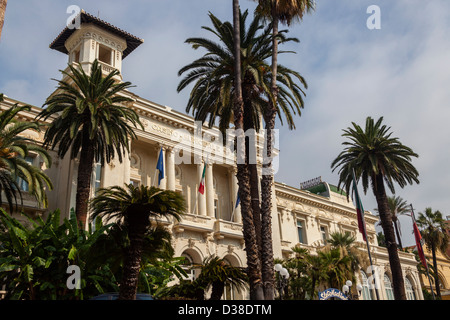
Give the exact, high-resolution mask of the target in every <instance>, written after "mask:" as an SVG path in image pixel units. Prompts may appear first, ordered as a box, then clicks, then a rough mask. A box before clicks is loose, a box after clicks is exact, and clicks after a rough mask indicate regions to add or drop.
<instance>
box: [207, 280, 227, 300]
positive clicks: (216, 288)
mask: <svg viewBox="0 0 450 320" xmlns="http://www.w3.org/2000/svg"><path fill="white" fill-rule="evenodd" d="M224 290H225V282H223V281H214V282H213V284H212V290H211V297H210V298H209V300H220V299H221V298H222V294H223V291H224Z"/></svg>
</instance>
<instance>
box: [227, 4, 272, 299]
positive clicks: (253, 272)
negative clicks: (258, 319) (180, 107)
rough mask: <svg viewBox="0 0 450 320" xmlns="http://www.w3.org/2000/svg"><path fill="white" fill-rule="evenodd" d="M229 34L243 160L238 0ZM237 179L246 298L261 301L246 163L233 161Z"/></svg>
mask: <svg viewBox="0 0 450 320" xmlns="http://www.w3.org/2000/svg"><path fill="white" fill-rule="evenodd" d="M233 27H234V28H233V37H234V46H235V47H234V55H235V59H234V63H235V65H234V71H235V84H234V85H235V96H234V102H233V104H234V106H233V114H234V126H235V130H236V132H237V138H238V143H237V144H236V145H237V148H236V152H237V159H238V160H239V159H245V143H239V141H245V140H244V139H245V137H244V130H243V115H244V103H243V99H242V79H241V73H242V72H241V48H240V43H241V40H240V21H239V0H233ZM236 177H237V180H238V184H239V197H240V199H241V213H242V224H243V235H244V241H245V251H246V255H247V266H248V277H249V282H250V298H251V299H252V300H264V293H263V288H262V283H261V282H262V281H261V267H260V259H259V254H258V246H257V242H256V230H255V226H254V223H253V212H252V207H251V196H250V183H249V181H250V180H249V178H250V175H249V171H248V166H247V165H246V164H245V161H244V163H239V161H238V164H237V175H236Z"/></svg>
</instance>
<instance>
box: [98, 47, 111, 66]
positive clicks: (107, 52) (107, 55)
mask: <svg viewBox="0 0 450 320" xmlns="http://www.w3.org/2000/svg"><path fill="white" fill-rule="evenodd" d="M111 56H112V50H111V49H110V48H108V47H105V46H103V45H100V46H99V49H98V60H100V61H101V62H104V63H106V64H109V65H111Z"/></svg>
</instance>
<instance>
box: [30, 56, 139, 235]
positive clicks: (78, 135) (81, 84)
mask: <svg viewBox="0 0 450 320" xmlns="http://www.w3.org/2000/svg"><path fill="white" fill-rule="evenodd" d="M69 69H70V71H69V72H66V71H61V72H62V73H63V75H65V77H66V78H65V79H63V80H60V81H58V84H59V85H58V88H57V91H56V93H55V94H53V95H51V96H50V97H49V98H48V99H47V101H46V102H45V104H44V106H47V108H45V109H43V110H42V111H41V112H40V113H39V115H38V116H37V118H38V119H44V120H45V119H49V118H50V117H56V119H54V120H53V121H52V122H51V123H50V124H49V126H48V128H47V130H46V132H45V140H44V146H46V147H47V148H51V149H52V150H53V149H55V148H56V147H58V151H57V152H58V156H59V157H61V158H63V157H64V156H65V155H66V154H67V152H68V151H69V150H70V158H71V159H75V158H77V157H79V160H80V161H79V165H78V177H77V192H76V216H77V219H78V221H79V224H80V228H84V227H85V224H86V219H87V214H88V201H89V196H90V188H91V175H92V170H93V166H94V162H100V164H101V165H102V166H103V165H104V164H105V163H108V162H110V161H111V160H112V159H113V158H115V157H116V153H117V156H118V159H119V161H120V162H122V157H123V155H124V154H125V153H126V152H128V151H129V149H130V139H136V134H135V132H134V130H133V129H134V128H136V127H137V125H140V126H141V128H143V125H142V124H141V122H140V120H139V116H138V115H137V114H136V112H134V110H132V109H131V108H128V107H127V106H124V105H123V104H124V103H126V102H130V101H132V100H131V99H130V98H127V97H125V96H123V95H121V93H122V92H123V91H124V90H126V89H128V88H129V87H131V83H130V82H117V81H116V80H114V77H115V76H116V75H118V74H119V71H118V70H114V71H112V72H111V73H109V74H108V75H106V76H105V77H103V75H102V69H101V66H100V65H99V63H98V61H97V60H95V61H94V63H93V64H92V67H91V70H90V74H86V73H85V72H84V70H83V69H82V68H81V65H78V68H75V67H74V66H72V65H69Z"/></svg>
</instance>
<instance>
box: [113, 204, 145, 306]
mask: <svg viewBox="0 0 450 320" xmlns="http://www.w3.org/2000/svg"><path fill="white" fill-rule="evenodd" d="M127 222H128V223H127V225H128V237H129V239H130V246H129V247H128V250H127V252H126V256H125V261H124V265H123V274H122V281H121V283H120V289H119V300H136V291H137V286H138V280H139V271H140V268H141V256H142V247H143V243H144V235H145V230H146V229H147V227H148V225H149V219H148V216H147V215H146V214H145V213H144V214H141V213H137V212H132V213H131V214H129V215H128V216H127Z"/></svg>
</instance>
